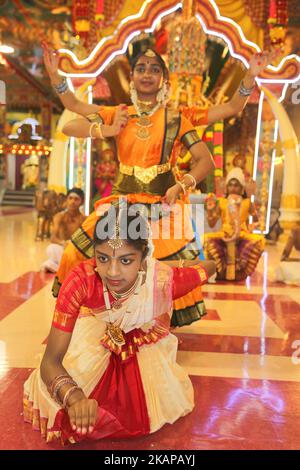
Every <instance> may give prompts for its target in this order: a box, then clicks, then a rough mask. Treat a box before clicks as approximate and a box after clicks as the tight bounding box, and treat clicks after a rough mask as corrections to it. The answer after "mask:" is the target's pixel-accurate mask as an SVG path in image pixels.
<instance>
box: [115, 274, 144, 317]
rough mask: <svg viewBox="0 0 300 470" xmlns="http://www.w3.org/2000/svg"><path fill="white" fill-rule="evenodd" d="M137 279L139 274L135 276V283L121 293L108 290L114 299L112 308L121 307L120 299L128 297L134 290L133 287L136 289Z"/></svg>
mask: <svg viewBox="0 0 300 470" xmlns="http://www.w3.org/2000/svg"><path fill="white" fill-rule="evenodd" d="M140 272H141V271H139V273H140ZM139 280H140V274H139V275H138V277H137V278H136V280H135V283H134V284H133V285H132V286H131V287H130V289H128V290H127V291H126V292H122V293H120V294H118V293H117V292H114V291H113V290H111V289H110V290H109V292H110V293H111V296H112V297H113V298H114V299H115V301H114V302H113V303H112V305H111V306H112V308H113V309H119V308H121V307H122V300H121V299H126V298H127V297H129V296H130V295H131V294H132V293H133V292H134V291H135V289H136V287H137V285H138V283H139Z"/></svg>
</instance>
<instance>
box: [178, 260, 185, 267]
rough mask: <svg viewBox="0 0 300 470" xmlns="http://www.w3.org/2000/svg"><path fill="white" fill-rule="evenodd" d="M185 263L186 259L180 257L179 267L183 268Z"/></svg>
mask: <svg viewBox="0 0 300 470" xmlns="http://www.w3.org/2000/svg"><path fill="white" fill-rule="evenodd" d="M184 263H185V259H180V260H179V265H178V267H179V268H183V267H184Z"/></svg>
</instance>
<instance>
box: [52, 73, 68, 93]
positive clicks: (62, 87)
mask: <svg viewBox="0 0 300 470" xmlns="http://www.w3.org/2000/svg"><path fill="white" fill-rule="evenodd" d="M53 88H54V90H55V91H56V93H58V94H59V95H64V94H65V93H67V92H68V91H69V86H68V82H67V79H66V77H63V79H62V81H61V82H60V83H59V84H58V85H53Z"/></svg>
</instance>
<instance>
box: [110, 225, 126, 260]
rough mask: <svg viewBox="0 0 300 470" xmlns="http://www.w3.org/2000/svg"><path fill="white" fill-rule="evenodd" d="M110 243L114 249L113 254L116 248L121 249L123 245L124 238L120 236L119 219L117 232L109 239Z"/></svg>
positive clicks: (116, 227)
mask: <svg viewBox="0 0 300 470" xmlns="http://www.w3.org/2000/svg"><path fill="white" fill-rule="evenodd" d="M108 245H109V246H110V247H111V248H112V249H113V255H114V256H115V250H119V249H120V248H122V246H123V240H122V239H121V238H120V225H119V221H118V220H117V221H116V226H115V233H114V234H113V236H112V238H111V239H110V240H109V241H108Z"/></svg>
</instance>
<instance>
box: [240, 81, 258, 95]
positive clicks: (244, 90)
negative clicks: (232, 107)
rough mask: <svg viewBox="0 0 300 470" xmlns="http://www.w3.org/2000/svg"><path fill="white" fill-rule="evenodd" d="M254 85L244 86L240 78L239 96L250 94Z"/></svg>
mask: <svg viewBox="0 0 300 470" xmlns="http://www.w3.org/2000/svg"><path fill="white" fill-rule="evenodd" d="M254 86H255V85H253V86H252V87H251V88H246V87H245V85H244V83H243V80H242V81H241V83H240V86H239V94H240V95H241V96H250V95H251V93H252V91H253V89H254Z"/></svg>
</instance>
